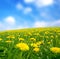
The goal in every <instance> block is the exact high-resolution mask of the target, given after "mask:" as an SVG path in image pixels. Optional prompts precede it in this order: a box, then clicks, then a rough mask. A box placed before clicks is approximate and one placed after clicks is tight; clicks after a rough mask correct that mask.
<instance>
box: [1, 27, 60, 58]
mask: <svg viewBox="0 0 60 59" xmlns="http://www.w3.org/2000/svg"><path fill="white" fill-rule="evenodd" d="M0 59H60V28H57V27H56V28H31V29H21V30H9V31H3V32H0Z"/></svg>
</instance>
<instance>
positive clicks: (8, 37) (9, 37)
mask: <svg viewBox="0 0 60 59" xmlns="http://www.w3.org/2000/svg"><path fill="white" fill-rule="evenodd" d="M7 38H13V39H14V38H15V37H14V36H7Z"/></svg>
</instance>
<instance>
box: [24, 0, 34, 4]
mask: <svg viewBox="0 0 60 59" xmlns="http://www.w3.org/2000/svg"><path fill="white" fill-rule="evenodd" d="M24 2H25V3H32V2H34V0H24Z"/></svg>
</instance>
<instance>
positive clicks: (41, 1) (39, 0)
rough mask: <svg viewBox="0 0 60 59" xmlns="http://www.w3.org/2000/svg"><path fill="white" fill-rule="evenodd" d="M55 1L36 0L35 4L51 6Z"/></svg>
mask: <svg viewBox="0 0 60 59" xmlns="http://www.w3.org/2000/svg"><path fill="white" fill-rule="evenodd" d="M53 3H54V0H35V1H34V4H35V5H36V6H37V7H43V6H49V5H52V4H53Z"/></svg>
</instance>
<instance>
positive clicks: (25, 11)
mask: <svg viewBox="0 0 60 59" xmlns="http://www.w3.org/2000/svg"><path fill="white" fill-rule="evenodd" d="M30 12H32V8H30V7H26V8H25V9H24V14H28V13H30Z"/></svg>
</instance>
